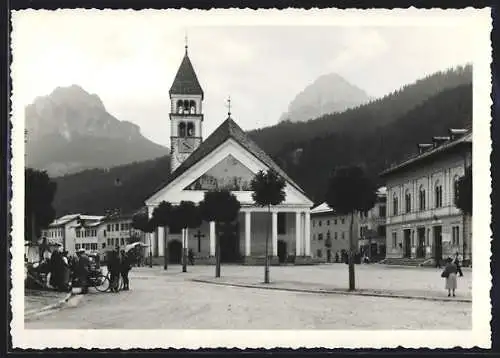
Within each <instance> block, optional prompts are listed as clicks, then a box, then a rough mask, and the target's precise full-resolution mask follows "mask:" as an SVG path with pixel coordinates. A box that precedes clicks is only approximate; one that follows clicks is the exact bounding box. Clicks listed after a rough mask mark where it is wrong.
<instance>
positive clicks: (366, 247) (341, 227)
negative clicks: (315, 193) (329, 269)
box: [311, 187, 386, 262]
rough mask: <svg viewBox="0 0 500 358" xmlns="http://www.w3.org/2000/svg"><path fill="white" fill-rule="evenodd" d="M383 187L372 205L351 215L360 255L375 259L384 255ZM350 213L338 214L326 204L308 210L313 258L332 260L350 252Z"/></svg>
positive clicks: (325, 260)
mask: <svg viewBox="0 0 500 358" xmlns="http://www.w3.org/2000/svg"><path fill="white" fill-rule="evenodd" d="M385 190H386V189H385V187H382V188H379V189H378V191H377V201H376V202H375V206H374V207H373V208H372V209H371V210H369V211H368V212H367V213H359V212H358V213H356V214H355V215H354V222H353V233H354V235H355V240H356V241H357V243H358V244H357V245H356V246H357V247H358V249H359V250H360V251H363V254H366V255H367V256H368V257H370V258H372V259H375V260H378V259H380V258H382V257H385V231H384V230H385V195H386V191H385ZM350 222H351V216H350V215H338V214H336V213H335V211H334V210H333V209H331V208H330V207H329V206H328V204H327V203H322V204H320V205H318V206H316V207H315V208H313V209H312V210H311V223H312V227H311V254H312V257H313V258H314V259H315V260H318V261H323V262H334V261H335V259H336V255H337V257H338V258H339V260H340V259H341V257H342V253H343V252H348V251H349V230H350Z"/></svg>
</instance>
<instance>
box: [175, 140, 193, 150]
mask: <svg viewBox="0 0 500 358" xmlns="http://www.w3.org/2000/svg"><path fill="white" fill-rule="evenodd" d="M177 148H178V149H179V152H180V153H192V152H193V151H194V138H178V142H177Z"/></svg>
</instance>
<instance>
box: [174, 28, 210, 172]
mask: <svg viewBox="0 0 500 358" xmlns="http://www.w3.org/2000/svg"><path fill="white" fill-rule="evenodd" d="M184 50H185V53H184V58H183V59H182V62H181V65H180V66H179V69H178V70H177V74H176V75H175V79H174V82H173V83H172V87H171V88H170V91H169V94H170V101H171V106H170V108H171V110H170V146H171V148H170V153H171V155H170V170H171V172H174V171H175V170H176V169H177V167H179V165H181V164H182V162H184V160H186V158H187V157H188V156H189V155H190V154H191V153H192V152H194V151H195V150H196V148H198V146H199V145H200V144H201V141H202V122H203V111H202V103H203V90H202V88H201V85H200V82H199V81H198V77H197V76H196V73H195V71H194V68H193V65H192V64H191V60H190V59H189V56H188V37H187V32H186V34H185V36H184Z"/></svg>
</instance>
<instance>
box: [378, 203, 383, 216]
mask: <svg viewBox="0 0 500 358" xmlns="http://www.w3.org/2000/svg"><path fill="white" fill-rule="evenodd" d="M378 216H379V217H381V218H385V205H380V206H379V207H378Z"/></svg>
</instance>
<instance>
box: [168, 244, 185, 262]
mask: <svg viewBox="0 0 500 358" xmlns="http://www.w3.org/2000/svg"><path fill="white" fill-rule="evenodd" d="M168 256H169V261H170V263H171V264H180V263H181V257H182V243H181V242H180V241H179V240H172V241H169V243H168Z"/></svg>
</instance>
